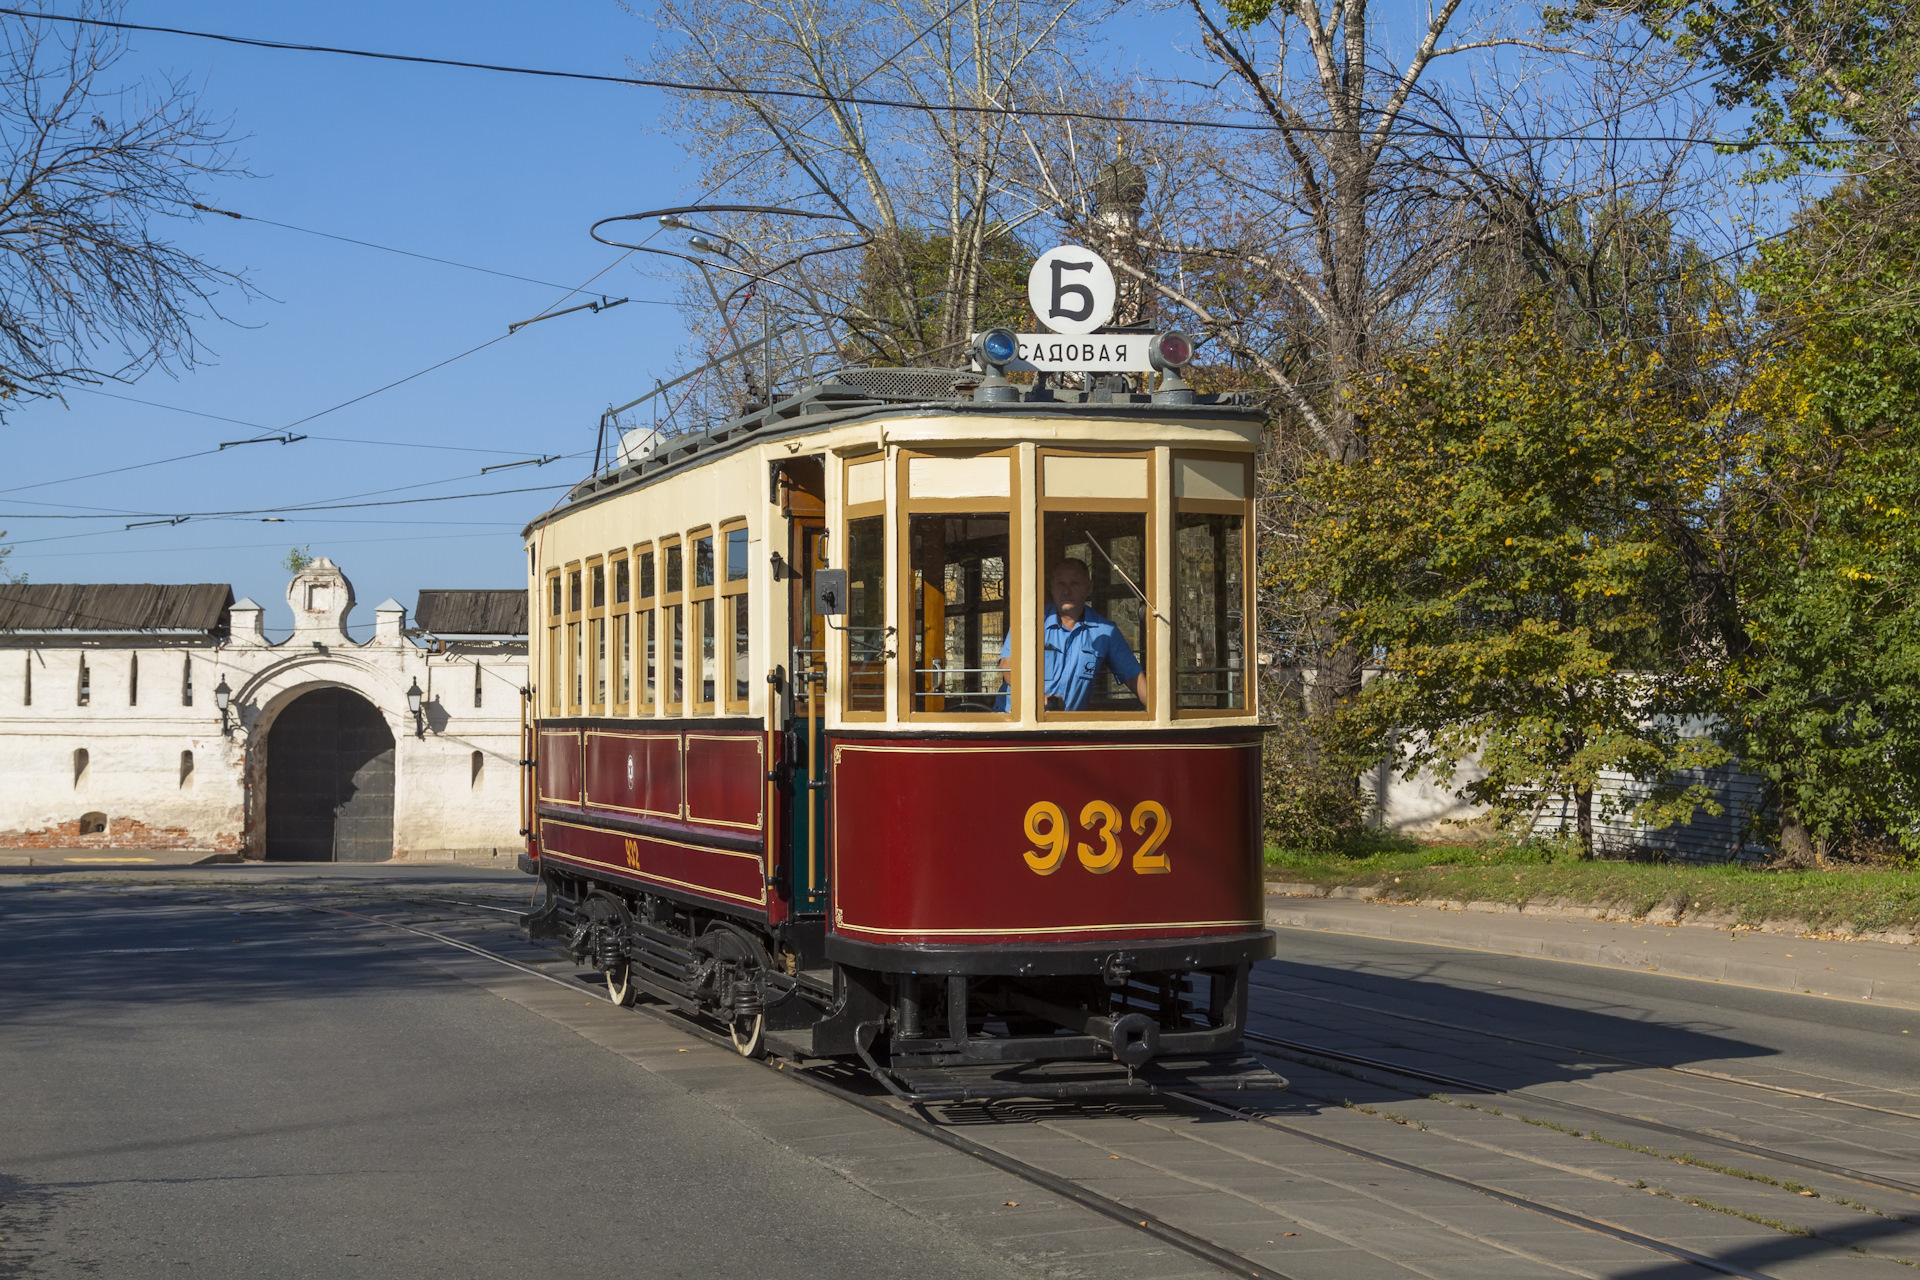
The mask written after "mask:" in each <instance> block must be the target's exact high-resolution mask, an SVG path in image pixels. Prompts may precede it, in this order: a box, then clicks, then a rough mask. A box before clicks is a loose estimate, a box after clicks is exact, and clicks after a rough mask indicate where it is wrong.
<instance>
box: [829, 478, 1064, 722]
mask: <svg viewBox="0 0 1920 1280" xmlns="http://www.w3.org/2000/svg"><path fill="white" fill-rule="evenodd" d="M915 458H1001V459H1003V460H1004V461H1005V462H1006V464H1007V496H1006V497H1004V498H990V497H977V498H915V497H913V496H912V493H913V486H912V482H911V468H912V464H913V460H914V459H915ZM843 478H844V476H843ZM893 482H894V488H893V492H894V504H893V512H892V520H891V530H892V537H893V539H894V554H893V564H894V571H895V573H896V574H898V575H899V576H898V578H897V582H898V584H899V585H898V587H897V588H896V590H895V591H894V593H893V596H894V600H895V609H896V611H897V620H896V621H895V622H894V623H893V624H892V625H893V626H894V628H895V631H894V642H895V643H894V652H895V654H896V655H897V657H898V662H897V665H898V667H899V671H898V673H897V674H896V677H895V681H894V690H895V696H896V698H897V699H898V701H897V703H896V708H897V710H896V715H895V719H896V720H898V721H899V722H900V723H903V724H904V723H912V722H918V723H923V724H925V723H938V724H948V725H957V724H991V725H1005V724H1015V723H1018V722H1019V719H1020V682H1021V680H1022V679H1024V678H1025V669H1026V667H1027V665H1028V658H1027V653H1026V649H1027V646H1026V645H1024V644H1021V643H1019V642H1018V637H1019V634H1020V630H1021V626H1022V624H1023V623H1025V621H1026V620H1025V619H1024V618H1023V617H1022V616H1021V615H1020V610H1021V609H1022V608H1023V607H1024V601H1025V598H1026V597H1025V592H1026V582H1025V579H1026V550H1027V549H1026V548H1025V546H1024V545H1023V544H1022V539H1021V536H1020V535H1021V526H1022V524H1023V523H1024V522H1023V520H1022V518H1021V516H1022V512H1023V510H1024V509H1025V504H1026V501H1027V497H1026V487H1025V484H1024V483H1023V479H1022V476H1021V466H1020V446H1019V445H1003V446H1001V447H999V448H995V449H965V448H956V449H904V448H903V449H900V450H898V451H897V452H896V453H895V455H894V472H893ZM865 505H867V504H863V506H865ZM917 515H1005V516H1006V517H1007V631H1008V633H1009V634H1010V635H1013V636H1014V637H1015V638H1016V642H1015V643H1014V644H1013V646H1012V647H1011V648H1010V650H1009V653H1010V654H1011V655H1012V658H1013V667H1012V669H1011V670H1009V671H1008V672H1007V687H1008V689H1009V690H1010V691H1011V693H1010V696H1009V697H1008V699H1007V710H1005V711H990V712H979V711H961V712H954V711H916V710H914V708H913V698H914V689H913V661H912V658H911V650H912V645H913V634H912V625H913V605H914V602H913V600H912V598H911V597H912V594H913V536H912V522H913V517H914V516H917ZM995 661H996V662H998V659H995ZM991 696H993V697H998V696H999V693H998V691H997V690H996V691H995V692H994V693H993V694H992V695H991Z"/></svg>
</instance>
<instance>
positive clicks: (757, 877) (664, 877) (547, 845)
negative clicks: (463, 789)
mask: <svg viewBox="0 0 1920 1280" xmlns="http://www.w3.org/2000/svg"><path fill="white" fill-rule="evenodd" d="M540 845H541V849H542V850H543V852H544V853H545V855H546V856H547V857H549V858H551V859H552V860H553V862H554V864H555V865H566V864H568V863H574V864H577V865H579V866H581V867H583V868H589V869H592V868H601V869H605V870H608V871H611V872H614V873H616V875H618V876H619V877H622V878H626V879H632V880H641V881H645V882H647V883H650V884H657V885H661V886H663V887H666V888H671V889H679V890H682V891H685V892H690V893H695V894H698V895H700V896H702V897H707V898H713V899H716V900H718V901H721V902H726V903H731V904H734V905H737V906H751V907H755V908H762V907H764V906H765V904H766V873H765V871H764V870H763V865H764V864H763V863H762V862H761V860H760V858H759V856H758V855H755V854H745V853H728V852H726V851H725V850H721V849H709V848H704V847H702V846H699V845H696V844H682V843H680V842H678V841H672V840H654V839H649V838H648V837H645V836H630V835H623V834H622V833H620V832H618V831H607V830H605V829H603V828H600V827H595V826H592V825H590V824H587V823H579V822H562V821H559V820H556V819H553V818H542V819H541V820H540Z"/></svg>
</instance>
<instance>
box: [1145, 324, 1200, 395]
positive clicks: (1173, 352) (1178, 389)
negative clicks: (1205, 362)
mask: <svg viewBox="0 0 1920 1280" xmlns="http://www.w3.org/2000/svg"><path fill="white" fill-rule="evenodd" d="M1192 360H1193V339H1192V338H1189V337H1188V336H1187V335H1186V334H1184V333H1156V334H1154V335H1153V341H1151V342H1149V343H1148V344H1147V363H1148V364H1150V365H1152V366H1153V367H1154V368H1155V369H1158V370H1159V371H1160V386H1159V388H1158V389H1157V390H1156V391H1155V392H1154V393H1153V402H1154V403H1155V404H1192V403H1193V388H1192V387H1190V386H1188V385H1187V380H1186V379H1185V378H1183V377H1181V376H1180V371H1181V370H1182V369H1184V368H1186V367H1187V365H1188V364H1189V363H1191V362H1192Z"/></svg>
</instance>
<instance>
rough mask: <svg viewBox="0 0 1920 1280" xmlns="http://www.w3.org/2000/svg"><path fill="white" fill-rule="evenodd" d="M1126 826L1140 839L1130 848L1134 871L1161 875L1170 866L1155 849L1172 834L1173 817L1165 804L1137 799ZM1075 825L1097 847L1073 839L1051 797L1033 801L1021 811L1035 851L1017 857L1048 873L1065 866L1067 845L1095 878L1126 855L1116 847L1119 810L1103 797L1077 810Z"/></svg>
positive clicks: (1035, 868) (1123, 850)
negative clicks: (1132, 849)
mask: <svg viewBox="0 0 1920 1280" xmlns="http://www.w3.org/2000/svg"><path fill="white" fill-rule="evenodd" d="M1126 825H1127V826H1129V827H1132V828H1133V833H1134V834H1135V835H1138V836H1145V837H1146V839H1145V840H1143V841H1141V843H1140V846H1139V847H1138V848H1137V849H1135V850H1134V851H1133V870H1134V872H1135V874H1137V875H1143V876H1163V875H1166V874H1167V873H1168V872H1170V871H1172V870H1173V867H1172V866H1171V865H1170V864H1169V863H1168V862H1167V855H1166V854H1165V853H1164V852H1162V850H1161V848H1160V846H1161V845H1163V844H1165V843H1166V842H1167V837H1168V836H1169V835H1171V834H1172V833H1173V819H1172V818H1170V817H1168V816H1167V807H1166V806H1165V805H1163V804H1161V803H1160V802H1159V801H1158V800H1142V801H1141V802H1140V803H1139V804H1137V805H1135V806H1133V813H1132V814H1131V815H1129V819H1128V822H1127V824H1126ZM1080 827H1081V829H1082V830H1084V831H1087V832H1090V833H1092V834H1093V835H1094V836H1095V837H1096V838H1097V839H1098V841H1099V847H1098V848H1095V847H1094V845H1092V844H1089V843H1087V842H1085V841H1079V842H1076V841H1075V840H1074V839H1073V833H1072V831H1071V829H1070V828H1069V827H1068V826H1067V815H1066V813H1065V812H1063V811H1062V810H1061V808H1060V806H1059V805H1057V804H1055V803H1054V802H1053V801H1051V800H1037V801H1035V802H1034V803H1033V804H1032V805H1031V806H1029V807H1028V809H1027V839H1028V840H1030V841H1032V842H1033V843H1034V844H1035V845H1037V846H1038V847H1039V850H1038V851H1037V852H1036V851H1035V850H1033V849H1029V850H1027V851H1026V852H1025V853H1023V854H1022V855H1021V856H1022V857H1024V858H1025V859H1026V860H1027V866H1029V867H1031V868H1032V869H1033V871H1034V874H1036V875H1043V876H1050V875H1052V874H1053V873H1054V872H1056V871H1058V870H1059V869H1060V868H1061V866H1062V865H1064V864H1065V862H1066V860H1067V846H1068V845H1072V846H1073V849H1074V852H1075V853H1076V854H1077V855H1078V856H1079V858H1080V865H1081V866H1083V867H1085V868H1086V869H1087V870H1089V871H1091V872H1093V873H1094V874H1095V875H1097V876H1103V875H1105V874H1106V873H1107V872H1109V871H1112V870H1113V869H1114V868H1115V867H1118V866H1119V865H1120V863H1121V860H1122V859H1124V858H1125V857H1126V853H1127V851H1126V850H1125V849H1123V848H1122V847H1121V846H1120V832H1121V829H1122V828H1121V822H1120V811H1119V810H1118V809H1116V808H1114V807H1113V806H1112V805H1110V804H1108V803H1107V802H1106V801H1105V800H1089V801H1088V802H1087V804H1086V807H1085V808H1083V809H1081V810H1080Z"/></svg>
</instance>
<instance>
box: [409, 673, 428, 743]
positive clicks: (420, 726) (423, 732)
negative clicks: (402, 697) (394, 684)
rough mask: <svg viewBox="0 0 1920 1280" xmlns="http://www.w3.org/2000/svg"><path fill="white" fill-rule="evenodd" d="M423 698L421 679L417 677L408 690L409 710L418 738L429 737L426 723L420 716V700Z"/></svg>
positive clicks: (414, 732)
mask: <svg viewBox="0 0 1920 1280" xmlns="http://www.w3.org/2000/svg"><path fill="white" fill-rule="evenodd" d="M423 696H424V695H422V694H421V692H420V680H419V677H417V676H416V677H415V678H414V681H413V684H412V686H411V687H410V688H408V690H407V710H408V711H411V712H412V713H413V736H414V737H416V738H424V737H426V736H427V727H426V722H425V721H424V720H423V719H422V718H421V716H420V699H421V697H423Z"/></svg>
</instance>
